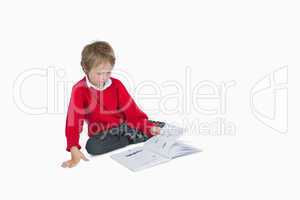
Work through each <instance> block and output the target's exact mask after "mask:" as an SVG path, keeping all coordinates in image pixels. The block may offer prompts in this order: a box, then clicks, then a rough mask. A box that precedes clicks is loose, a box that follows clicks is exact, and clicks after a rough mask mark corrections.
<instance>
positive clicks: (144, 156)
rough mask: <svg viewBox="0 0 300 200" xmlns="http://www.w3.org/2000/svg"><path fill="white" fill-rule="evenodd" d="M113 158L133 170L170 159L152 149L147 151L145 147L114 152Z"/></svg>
mask: <svg viewBox="0 0 300 200" xmlns="http://www.w3.org/2000/svg"><path fill="white" fill-rule="evenodd" d="M111 158H112V159H114V160H115V161H117V162H118V163H120V164H122V165H123V166H125V167H127V168H128V169H130V170H132V171H139V170H142V169H146V168H149V167H152V166H155V165H157V164H160V163H164V162H167V161H169V160H170V159H167V158H165V157H162V156H160V155H158V154H156V153H153V152H151V151H147V150H145V149H143V147H137V148H133V149H129V150H127V151H125V152H121V153H118V154H114V155H112V156H111Z"/></svg>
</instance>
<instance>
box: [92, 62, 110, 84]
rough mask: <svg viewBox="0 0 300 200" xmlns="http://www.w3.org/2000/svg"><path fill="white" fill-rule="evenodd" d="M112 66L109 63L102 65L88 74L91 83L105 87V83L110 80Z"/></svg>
mask: <svg viewBox="0 0 300 200" xmlns="http://www.w3.org/2000/svg"><path fill="white" fill-rule="evenodd" d="M112 68H113V67H112V66H111V64H110V63H109V62H104V63H101V64H100V65H98V66H96V67H93V68H92V69H91V70H90V71H89V72H88V73H87V75H88V78H89V81H90V82H91V83H92V84H93V85H95V86H96V87H99V88H101V87H103V84H104V83H105V81H107V80H108V79H109V78H110V75H111V71H112Z"/></svg>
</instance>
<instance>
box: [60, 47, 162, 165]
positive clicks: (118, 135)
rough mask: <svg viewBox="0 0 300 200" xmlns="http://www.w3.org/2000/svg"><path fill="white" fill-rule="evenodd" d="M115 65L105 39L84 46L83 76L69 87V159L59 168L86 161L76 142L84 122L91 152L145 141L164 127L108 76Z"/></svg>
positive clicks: (66, 130)
mask: <svg viewBox="0 0 300 200" xmlns="http://www.w3.org/2000/svg"><path fill="white" fill-rule="evenodd" d="M114 64H115V55H114V51H113V49H112V47H111V46H110V45H109V44H108V43H107V42H104V41H97V42H94V43H91V44H88V45H87V46H85V47H84V49H83V51H82V54H81V66H82V69H83V71H84V73H85V75H86V76H85V77H84V78H83V79H81V80H80V81H78V82H77V83H76V84H75V85H74V86H73V88H72V94H71V99H70V103H69V107H68V113H67V118H66V128H65V134H66V139H67V148H66V150H67V151H69V152H70V153H71V159H70V160H67V161H65V162H63V164H62V167H74V166H76V164H78V163H79V162H80V160H81V159H82V160H85V161H88V159H87V158H86V157H85V156H84V154H83V153H82V152H81V151H80V149H81V146H80V145H79V135H80V133H81V132H82V127H83V122H84V121H86V122H87V124H88V136H89V139H88V141H87V143H86V147H85V148H86V150H87V152H88V153H89V154H91V155H100V154H103V153H107V152H109V151H112V150H115V149H119V148H122V147H124V146H127V145H129V144H135V143H138V142H144V141H146V140H147V139H148V138H150V137H151V136H153V135H156V134H159V133H160V128H161V127H163V126H164V123H163V122H155V121H150V120H148V117H147V115H146V114H145V113H144V112H143V111H141V110H140V109H139V108H138V106H137V105H136V103H135V102H134V100H133V99H132V97H131V96H130V94H129V93H128V91H127V90H126V88H125V86H124V85H123V84H122V82H121V81H120V80H118V79H116V78H113V77H111V71H112V69H113V67H114Z"/></svg>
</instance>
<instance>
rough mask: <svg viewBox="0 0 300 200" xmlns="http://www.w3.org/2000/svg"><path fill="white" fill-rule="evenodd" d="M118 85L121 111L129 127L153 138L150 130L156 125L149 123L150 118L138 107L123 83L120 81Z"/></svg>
mask: <svg viewBox="0 0 300 200" xmlns="http://www.w3.org/2000/svg"><path fill="white" fill-rule="evenodd" d="M118 85H119V86H118V100H119V110H120V111H121V112H122V113H123V114H124V116H125V121H126V123H127V125H128V126H130V127H131V128H135V129H137V130H139V131H141V132H143V133H145V134H146V135H147V136H149V137H151V136H152V134H151V131H150V129H151V128H152V127H153V126H155V124H154V123H151V122H149V121H148V116H147V115H146V114H145V113H144V112H143V111H142V110H141V109H140V108H139V107H138V106H137V104H136V103H135V102H134V100H133V98H132V97H131V96H130V94H129V92H128V91H127V89H126V88H125V86H124V85H123V84H122V82H120V81H119V84H118Z"/></svg>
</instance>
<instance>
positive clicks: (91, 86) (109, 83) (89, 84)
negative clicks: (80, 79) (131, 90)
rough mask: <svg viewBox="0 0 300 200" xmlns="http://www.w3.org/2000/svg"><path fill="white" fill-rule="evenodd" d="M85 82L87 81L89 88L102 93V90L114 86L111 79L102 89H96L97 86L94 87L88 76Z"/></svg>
mask: <svg viewBox="0 0 300 200" xmlns="http://www.w3.org/2000/svg"><path fill="white" fill-rule="evenodd" d="M85 80H86V85H87V86H88V87H89V88H94V89H95V90H98V91H102V90H105V89H106V88H108V87H109V86H110V85H111V84H112V81H111V79H110V78H109V79H108V80H107V81H105V82H104V87H103V88H102V89H100V88H98V87H96V86H95V85H93V84H92V83H91V82H90V80H89V78H88V77H87V76H85Z"/></svg>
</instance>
